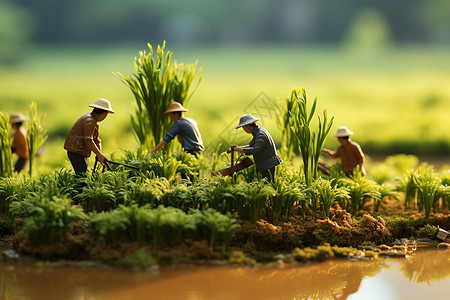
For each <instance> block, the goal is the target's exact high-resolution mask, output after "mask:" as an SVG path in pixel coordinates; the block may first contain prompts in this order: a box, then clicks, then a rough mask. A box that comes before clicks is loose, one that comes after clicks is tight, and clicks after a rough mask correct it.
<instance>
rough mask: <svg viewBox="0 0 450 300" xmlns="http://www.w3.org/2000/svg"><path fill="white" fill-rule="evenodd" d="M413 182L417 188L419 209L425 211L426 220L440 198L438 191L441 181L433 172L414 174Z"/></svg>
mask: <svg viewBox="0 0 450 300" xmlns="http://www.w3.org/2000/svg"><path fill="white" fill-rule="evenodd" d="M414 181H415V183H416V186H417V196H418V202H419V204H420V206H419V208H424V209H425V218H427V219H428V217H429V216H430V213H431V209H432V208H433V207H434V208H436V204H437V203H438V200H439V198H440V196H441V194H440V193H439V192H438V191H439V187H440V186H441V182H442V181H441V179H440V178H439V177H438V176H437V175H436V173H435V172H433V170H431V171H430V172H421V173H419V174H416V176H415V177H414ZM420 210H421V209H420Z"/></svg>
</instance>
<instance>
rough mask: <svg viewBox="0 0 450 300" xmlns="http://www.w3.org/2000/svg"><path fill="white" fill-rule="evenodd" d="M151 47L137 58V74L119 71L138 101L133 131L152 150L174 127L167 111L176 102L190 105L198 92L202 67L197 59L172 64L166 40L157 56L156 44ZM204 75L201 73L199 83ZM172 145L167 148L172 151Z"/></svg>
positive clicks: (135, 60)
mask: <svg viewBox="0 0 450 300" xmlns="http://www.w3.org/2000/svg"><path fill="white" fill-rule="evenodd" d="M147 46H148V48H149V53H148V54H147V53H146V51H140V52H139V59H138V58H137V57H135V59H134V69H135V72H136V73H135V74H132V75H130V76H126V75H123V74H121V73H117V74H118V75H119V76H120V77H121V79H122V82H123V83H125V85H127V86H128V88H129V89H130V90H131V92H132V94H133V96H134V98H135V100H136V108H135V114H134V115H132V116H131V125H132V129H133V132H134V134H135V136H136V138H137V140H138V141H139V143H140V144H141V146H142V147H144V149H147V150H150V149H152V148H153V147H154V146H155V145H156V144H158V143H159V142H160V141H161V140H162V137H163V134H165V132H167V131H168V130H169V128H170V126H171V125H170V120H169V118H167V116H166V115H164V111H165V110H166V109H167V107H168V105H169V104H170V103H171V102H173V101H177V102H180V103H181V104H182V105H184V106H186V104H187V102H188V101H189V98H190V97H191V96H192V94H193V92H194V91H195V89H194V91H192V92H190V89H191V85H192V84H193V82H194V80H195V78H196V77H197V76H199V75H200V71H201V69H197V62H196V63H195V64H192V65H189V64H188V65H184V64H182V63H177V61H176V60H175V61H174V62H173V63H172V52H170V51H168V52H167V54H165V53H164V48H165V46H166V43H165V42H164V43H163V45H162V46H160V45H158V48H157V51H156V57H154V53H153V47H152V45H150V44H147ZM202 77H203V76H202V75H200V77H199V79H198V81H197V86H198V85H199V84H200V82H201V79H202ZM172 144H173V143H172ZM170 146H171V144H170V145H167V146H166V147H164V149H165V150H166V151H168V150H167V149H170Z"/></svg>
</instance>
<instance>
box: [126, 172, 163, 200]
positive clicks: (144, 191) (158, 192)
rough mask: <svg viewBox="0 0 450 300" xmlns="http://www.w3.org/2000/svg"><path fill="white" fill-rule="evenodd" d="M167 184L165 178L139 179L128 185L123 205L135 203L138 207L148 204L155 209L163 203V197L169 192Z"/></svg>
mask: <svg viewBox="0 0 450 300" xmlns="http://www.w3.org/2000/svg"><path fill="white" fill-rule="evenodd" d="M169 186H170V184H169V182H168V181H167V179H166V178H155V179H148V178H139V179H138V180H137V181H136V182H132V183H130V184H129V185H128V189H127V190H126V194H125V196H124V197H125V199H126V201H124V204H126V203H129V202H130V203H137V204H138V205H139V206H143V205H145V204H149V205H150V206H151V207H156V206H158V205H159V204H161V203H162V202H163V197H164V196H166V195H167V193H168V190H169Z"/></svg>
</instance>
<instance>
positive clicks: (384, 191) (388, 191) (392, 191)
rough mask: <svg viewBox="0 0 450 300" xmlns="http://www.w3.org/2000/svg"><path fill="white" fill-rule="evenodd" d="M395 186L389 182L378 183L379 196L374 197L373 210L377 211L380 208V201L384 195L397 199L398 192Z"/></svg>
mask: <svg viewBox="0 0 450 300" xmlns="http://www.w3.org/2000/svg"><path fill="white" fill-rule="evenodd" d="M397 189H398V188H397V187H394V186H392V185H389V184H382V185H378V191H379V192H380V197H379V198H375V199H374V200H375V211H376V212H377V211H378V210H379V209H380V205H381V201H382V200H383V198H384V197H392V198H394V199H396V200H398V192H397Z"/></svg>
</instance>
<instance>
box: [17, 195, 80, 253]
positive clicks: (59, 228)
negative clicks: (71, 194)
mask: <svg viewBox="0 0 450 300" xmlns="http://www.w3.org/2000/svg"><path fill="white" fill-rule="evenodd" d="M10 211H11V212H12V213H13V215H18V216H21V217H23V218H25V222H24V225H23V226H22V228H21V229H20V231H19V233H20V234H24V235H25V236H26V237H27V240H28V241H29V242H30V243H31V244H32V245H41V244H45V243H51V242H53V241H54V240H55V239H57V238H59V239H61V238H62V239H63V238H64V237H65V233H66V231H67V226H68V225H69V223H70V222H71V220H73V219H85V218H86V215H85V214H84V213H83V210H82V208H81V207H79V206H77V205H72V200H71V199H68V198H58V197H52V198H48V197H39V196H38V197H33V196H31V197H29V198H28V199H26V200H23V201H13V202H12V203H11V205H10Z"/></svg>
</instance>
